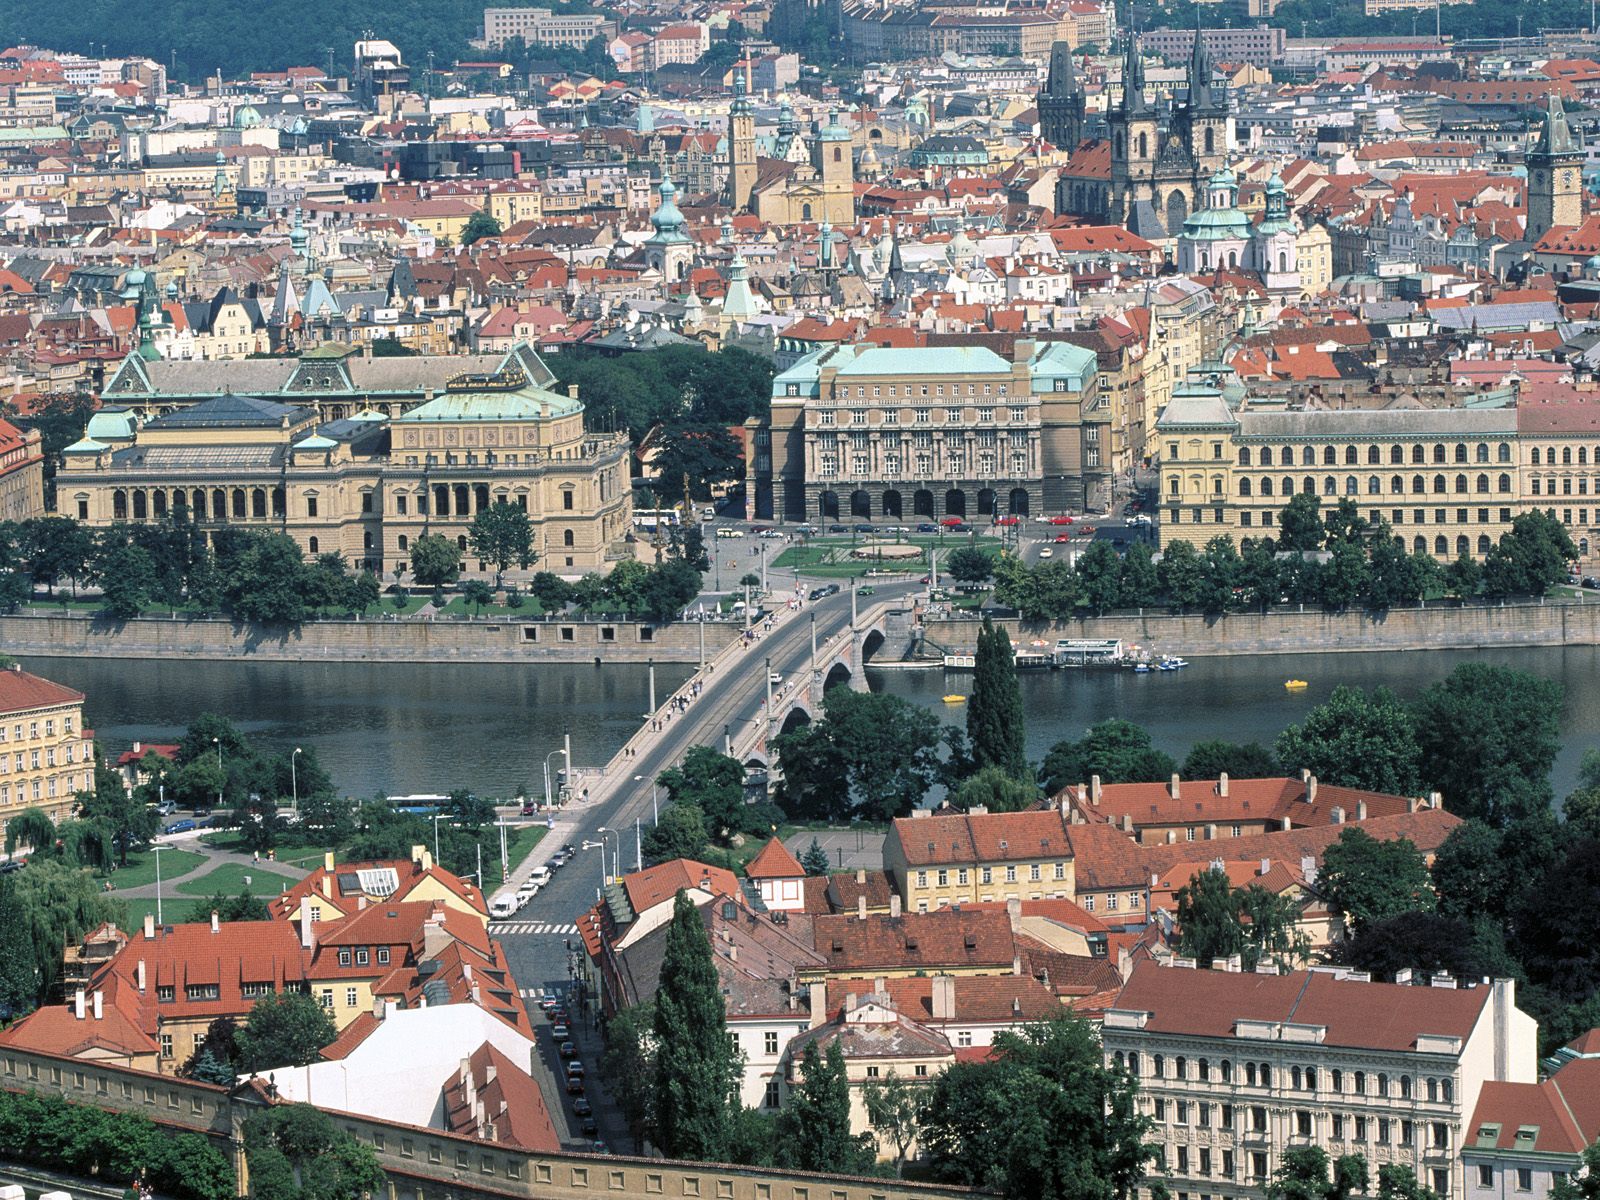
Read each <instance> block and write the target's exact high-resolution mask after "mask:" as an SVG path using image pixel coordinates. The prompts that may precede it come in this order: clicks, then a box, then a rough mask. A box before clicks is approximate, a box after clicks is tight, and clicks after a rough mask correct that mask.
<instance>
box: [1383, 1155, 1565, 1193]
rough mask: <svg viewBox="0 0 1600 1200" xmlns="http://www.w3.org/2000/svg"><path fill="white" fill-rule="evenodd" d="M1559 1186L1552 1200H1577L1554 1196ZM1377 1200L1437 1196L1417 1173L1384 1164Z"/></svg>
mask: <svg viewBox="0 0 1600 1200" xmlns="http://www.w3.org/2000/svg"><path fill="white" fill-rule="evenodd" d="M1569 1178H1570V1176H1569ZM1560 1186H1561V1184H1560V1183H1559V1182H1558V1183H1557V1184H1555V1186H1553V1187H1552V1188H1551V1189H1550V1195H1551V1197H1552V1200H1578V1197H1576V1196H1558V1195H1556V1191H1557V1189H1558V1188H1559V1187H1560ZM1378 1200H1439V1195H1438V1193H1437V1192H1435V1191H1434V1190H1433V1189H1432V1188H1425V1187H1423V1186H1422V1185H1421V1184H1420V1183H1418V1182H1417V1173H1416V1172H1415V1171H1413V1170H1412V1169H1411V1168H1410V1167H1406V1166H1402V1165H1401V1164H1399V1163H1384V1164H1383V1165H1382V1166H1381V1167H1379V1168H1378ZM1583 1200H1593V1197H1592V1196H1585V1197H1584V1198H1583Z"/></svg>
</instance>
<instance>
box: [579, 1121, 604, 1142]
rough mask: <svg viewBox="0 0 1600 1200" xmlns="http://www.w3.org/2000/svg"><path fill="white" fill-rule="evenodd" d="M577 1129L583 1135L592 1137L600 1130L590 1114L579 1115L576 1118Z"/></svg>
mask: <svg viewBox="0 0 1600 1200" xmlns="http://www.w3.org/2000/svg"><path fill="white" fill-rule="evenodd" d="M578 1130H579V1132H581V1133H582V1134H583V1136H584V1137H587V1138H592V1137H593V1136H594V1135H595V1134H597V1133H599V1132H600V1126H599V1125H598V1124H596V1123H595V1119H594V1117H592V1116H588V1117H581V1118H579V1120H578Z"/></svg>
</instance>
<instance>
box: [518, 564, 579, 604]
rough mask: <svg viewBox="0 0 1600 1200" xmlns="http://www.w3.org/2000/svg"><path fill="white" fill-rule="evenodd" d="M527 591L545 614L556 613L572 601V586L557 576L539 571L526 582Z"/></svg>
mask: <svg viewBox="0 0 1600 1200" xmlns="http://www.w3.org/2000/svg"><path fill="white" fill-rule="evenodd" d="M528 590H529V591H531V592H532V593H533V594H534V597H535V599H537V600H538V601H539V607H540V608H542V609H544V611H545V612H547V613H558V612H560V611H561V610H562V609H564V608H566V606H567V605H568V604H569V603H570V602H571V600H572V585H571V584H569V583H568V582H567V581H566V580H565V579H563V578H561V576H559V575H552V574H551V573H550V572H549V571H540V572H539V573H538V574H537V575H535V576H534V577H533V578H532V579H531V580H530V581H529V582H528Z"/></svg>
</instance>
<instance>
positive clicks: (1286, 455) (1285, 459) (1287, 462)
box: [1278, 446, 1294, 467]
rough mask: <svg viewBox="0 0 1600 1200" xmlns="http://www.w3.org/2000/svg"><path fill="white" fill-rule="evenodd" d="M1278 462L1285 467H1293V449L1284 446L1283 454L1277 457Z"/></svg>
mask: <svg viewBox="0 0 1600 1200" xmlns="http://www.w3.org/2000/svg"><path fill="white" fill-rule="evenodd" d="M1278 461H1279V462H1281V463H1282V464H1283V465H1284V466H1286V467H1292V466H1294V448H1293V447H1292V446H1285V447H1284V448H1283V453H1282V454H1280V455H1278Z"/></svg>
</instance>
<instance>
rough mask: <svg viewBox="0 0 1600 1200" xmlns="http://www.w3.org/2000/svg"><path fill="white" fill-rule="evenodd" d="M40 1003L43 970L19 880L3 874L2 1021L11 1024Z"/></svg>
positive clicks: (0, 883)
mask: <svg viewBox="0 0 1600 1200" xmlns="http://www.w3.org/2000/svg"><path fill="white" fill-rule="evenodd" d="M38 1002H39V967H38V964H37V963H36V962H35V960H34V953H33V938H32V931H31V930H30V929H29V927H28V922H27V919H26V914H25V913H24V912H23V911H22V906H21V902H20V901H19V900H18V899H17V885H16V881H15V880H13V879H12V878H11V876H10V875H0V1021H5V1022H7V1023H8V1024H9V1023H10V1022H11V1021H13V1020H15V1019H16V1018H17V1017H20V1016H22V1015H23V1014H25V1013H29V1012H32V1011H33V1009H34V1007H35V1006H36V1005H37V1004H38Z"/></svg>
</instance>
